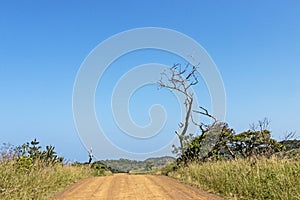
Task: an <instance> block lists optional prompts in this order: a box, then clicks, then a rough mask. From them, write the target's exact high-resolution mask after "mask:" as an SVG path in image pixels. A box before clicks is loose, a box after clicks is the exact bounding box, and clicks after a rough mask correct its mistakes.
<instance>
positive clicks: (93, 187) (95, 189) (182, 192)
mask: <svg viewBox="0 0 300 200" xmlns="http://www.w3.org/2000/svg"><path fill="white" fill-rule="evenodd" d="M53 199H55V200H69V199H70V200H78V199H80V200H102V199H108V200H109V199H114V200H119V199H120V200H121V199H122V200H123V199H130V200H147V199H151V200H169V199H172V200H173V199H178V200H179V199H180V200H183V199H184V200H189V199H200V200H205V199H207V200H208V199H212V200H221V199H222V198H220V197H217V196H215V195H212V194H209V193H207V192H204V191H201V190H198V189H195V188H193V187H190V186H187V185H184V184H181V183H179V182H178V181H177V180H174V179H171V178H169V177H165V176H154V175H129V174H114V175H112V176H105V177H95V178H89V179H83V180H81V181H79V182H77V183H75V184H73V185H71V186H70V187H68V188H67V189H66V190H65V191H63V192H62V193H60V194H58V195H57V196H56V197H55V198H53Z"/></svg>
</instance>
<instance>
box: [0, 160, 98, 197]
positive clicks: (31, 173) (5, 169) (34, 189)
mask: <svg viewBox="0 0 300 200" xmlns="http://www.w3.org/2000/svg"><path fill="white" fill-rule="evenodd" d="M94 175H95V170H93V169H91V168H90V167H89V166H66V165H64V166H63V165H62V164H56V165H54V166H47V165H45V164H43V163H41V162H37V163H35V164H33V165H32V166H30V167H29V168H28V167H27V168H19V167H17V162H16V161H14V160H9V161H4V160H2V161H1V160H0V199H3V200H6V199H49V198H51V197H53V196H54V195H55V193H57V192H59V191H61V190H63V189H64V188H65V187H66V186H67V185H69V184H71V183H74V182H76V181H77V180H79V179H82V178H87V177H91V176H94Z"/></svg>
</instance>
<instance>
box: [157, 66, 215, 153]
mask: <svg viewBox="0 0 300 200" xmlns="http://www.w3.org/2000/svg"><path fill="white" fill-rule="evenodd" d="M198 82H199V81H198V74H197V66H192V65H190V64H187V65H185V66H184V67H182V66H181V64H174V65H173V67H171V68H168V69H167V70H165V71H164V72H162V73H161V79H160V80H159V81H158V84H159V86H160V87H161V88H167V89H170V90H174V91H177V92H180V93H181V94H183V95H184V97H185V100H184V105H185V117H184V121H182V122H180V123H179V125H178V129H177V130H176V131H175V133H176V135H177V136H178V138H179V142H180V149H181V152H183V150H184V149H186V148H187V142H186V140H187V138H188V137H189V135H187V131H188V128H189V126H190V122H191V121H192V122H193V123H194V124H195V125H197V126H199V128H200V129H201V131H202V132H203V131H204V130H205V127H206V128H208V126H207V125H205V124H204V123H197V122H196V121H195V120H193V118H192V112H194V113H198V114H201V115H205V116H208V117H210V118H212V119H214V121H215V122H216V121H217V120H216V118H214V117H213V116H212V115H210V114H209V113H208V111H207V110H206V109H204V108H203V107H200V109H201V111H198V110H192V107H193V103H194V96H193V93H192V92H191V89H190V88H191V87H192V86H194V85H196V84H197V83H198Z"/></svg>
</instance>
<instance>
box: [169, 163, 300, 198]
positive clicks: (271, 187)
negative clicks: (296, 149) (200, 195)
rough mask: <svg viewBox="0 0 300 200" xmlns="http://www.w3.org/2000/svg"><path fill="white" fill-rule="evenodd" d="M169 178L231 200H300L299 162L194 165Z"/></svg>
mask: <svg viewBox="0 0 300 200" xmlns="http://www.w3.org/2000/svg"><path fill="white" fill-rule="evenodd" d="M169 175H170V176H172V177H175V178H177V179H179V180H181V181H183V182H185V183H188V184H191V185H195V186H197V187H199V188H201V189H205V190H208V191H211V192H213V193H216V194H219V195H222V196H224V197H225V198H228V199H300V162H299V161H295V160H287V159H279V158H272V159H266V158H262V159H255V160H237V161H218V162H207V163H201V164H199V163H198V164H197V163H191V164H189V165H188V166H187V167H182V168H179V169H178V170H177V171H175V172H171V173H169Z"/></svg>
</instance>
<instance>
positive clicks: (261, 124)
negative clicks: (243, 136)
mask: <svg viewBox="0 0 300 200" xmlns="http://www.w3.org/2000/svg"><path fill="white" fill-rule="evenodd" d="M270 124H271V121H270V120H269V119H268V118H266V117H265V118H264V119H263V120H259V121H258V122H257V124H256V123H252V124H250V130H252V131H263V130H269V129H270Z"/></svg>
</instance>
